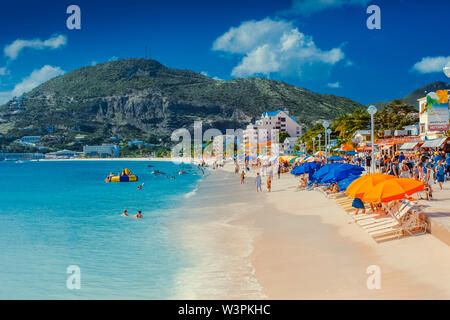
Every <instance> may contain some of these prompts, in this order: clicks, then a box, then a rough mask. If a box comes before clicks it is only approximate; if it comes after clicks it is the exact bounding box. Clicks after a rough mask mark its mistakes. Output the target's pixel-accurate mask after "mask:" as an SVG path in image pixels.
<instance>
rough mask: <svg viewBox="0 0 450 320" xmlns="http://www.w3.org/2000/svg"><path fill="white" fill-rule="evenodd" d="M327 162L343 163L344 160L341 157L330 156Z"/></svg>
mask: <svg viewBox="0 0 450 320" xmlns="http://www.w3.org/2000/svg"><path fill="white" fill-rule="evenodd" d="M327 160H328V161H344V160H345V158H342V157H341V156H331V157H329V158H328V159H327Z"/></svg>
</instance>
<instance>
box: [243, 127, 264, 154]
mask: <svg viewBox="0 0 450 320" xmlns="http://www.w3.org/2000/svg"><path fill="white" fill-rule="evenodd" d="M243 136H244V139H243V141H242V144H243V148H242V149H243V150H244V155H248V156H250V157H257V156H258V126H256V125H254V124H249V125H247V127H246V128H245V130H244V135H243ZM265 140H266V141H267V137H265Z"/></svg>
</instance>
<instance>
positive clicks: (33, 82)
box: [0, 65, 65, 105]
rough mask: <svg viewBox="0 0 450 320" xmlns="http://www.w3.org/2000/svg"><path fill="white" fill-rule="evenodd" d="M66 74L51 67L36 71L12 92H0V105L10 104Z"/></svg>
mask: <svg viewBox="0 0 450 320" xmlns="http://www.w3.org/2000/svg"><path fill="white" fill-rule="evenodd" d="M64 73H65V71H64V70H62V69H61V68H60V67H52V66H49V65H45V66H43V67H42V68H41V69H36V70H34V71H33V72H32V73H31V74H30V75H29V76H28V77H26V78H24V79H23V80H22V81H21V82H20V83H18V84H16V85H15V86H14V89H12V90H11V91H3V92H0V105H2V104H4V103H6V102H8V100H10V99H12V98H13V97H18V96H21V95H22V94H24V93H25V92H28V91H30V90H32V89H34V88H36V87H37V86H38V85H40V84H42V83H44V82H45V81H47V80H50V79H52V78H54V77H57V76H60V75H63V74H64Z"/></svg>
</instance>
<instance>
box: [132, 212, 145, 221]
mask: <svg viewBox="0 0 450 320" xmlns="http://www.w3.org/2000/svg"><path fill="white" fill-rule="evenodd" d="M143 217H144V216H143V215H142V212H141V210H139V212H138V213H136V214H135V215H134V216H133V218H136V219H142V218H143Z"/></svg>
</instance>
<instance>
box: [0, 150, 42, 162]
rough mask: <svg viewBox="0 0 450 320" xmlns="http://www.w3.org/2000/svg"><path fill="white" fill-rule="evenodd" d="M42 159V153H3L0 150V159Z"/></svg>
mask: <svg viewBox="0 0 450 320" xmlns="http://www.w3.org/2000/svg"><path fill="white" fill-rule="evenodd" d="M39 159H44V154H43V153H38V152H36V153H6V152H5V153H4V152H0V161H21V160H27V161H28V160H39Z"/></svg>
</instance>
